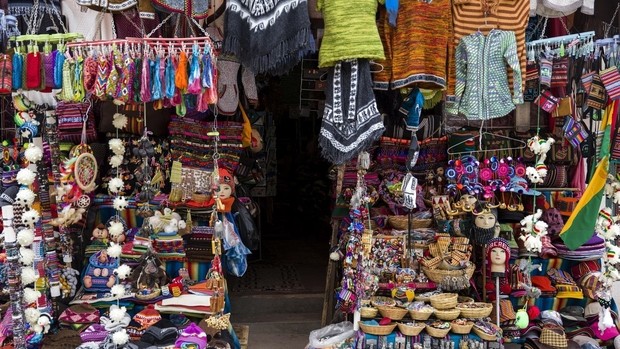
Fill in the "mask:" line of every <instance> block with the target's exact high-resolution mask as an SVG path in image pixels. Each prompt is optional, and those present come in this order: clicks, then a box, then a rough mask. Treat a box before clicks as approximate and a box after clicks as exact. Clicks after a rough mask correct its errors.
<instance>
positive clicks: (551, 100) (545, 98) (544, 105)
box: [534, 90, 560, 113]
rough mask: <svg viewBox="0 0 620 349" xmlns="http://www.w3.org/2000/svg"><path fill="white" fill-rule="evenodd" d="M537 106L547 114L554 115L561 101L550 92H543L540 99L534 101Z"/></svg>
mask: <svg viewBox="0 0 620 349" xmlns="http://www.w3.org/2000/svg"><path fill="white" fill-rule="evenodd" d="M534 103H536V105H538V106H540V108H541V109H542V110H544V111H546V112H547V113H553V112H554V111H555V109H556V108H557V107H558V104H559V103H560V101H559V100H558V98H557V97H555V96H554V95H552V94H551V92H550V91H549V90H545V91H543V92H542V93H541V94H540V96H538V98H536V100H535V101H534Z"/></svg>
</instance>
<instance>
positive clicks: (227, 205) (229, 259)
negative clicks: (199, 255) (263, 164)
mask: <svg viewBox="0 0 620 349" xmlns="http://www.w3.org/2000/svg"><path fill="white" fill-rule="evenodd" d="M218 174H219V184H218V187H217V190H216V191H215V193H214V194H215V195H214V196H215V197H214V198H212V199H211V200H212V201H213V202H214V204H215V206H216V207H217V222H215V230H216V233H217V234H220V238H221V239H222V241H223V245H224V250H226V257H225V260H226V266H227V268H226V269H227V271H228V272H229V273H231V274H233V275H235V276H239V277H241V276H243V274H245V270H246V269H247V261H246V255H248V254H250V253H251V252H250V250H249V249H248V248H247V247H246V246H245V244H244V243H243V241H242V240H241V235H240V231H239V226H238V224H237V223H236V221H235V213H234V212H233V204H234V203H235V201H236V198H235V197H234V196H233V195H234V193H235V181H234V177H233V176H232V174H231V173H230V172H229V171H228V170H226V169H224V168H220V169H219V171H218Z"/></svg>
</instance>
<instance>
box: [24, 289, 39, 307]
mask: <svg viewBox="0 0 620 349" xmlns="http://www.w3.org/2000/svg"><path fill="white" fill-rule="evenodd" d="M39 297H41V292H39V291H35V290H34V289H32V288H30V287H26V288H24V298H23V299H24V304H32V303H34V302H36V301H37V299H39Z"/></svg>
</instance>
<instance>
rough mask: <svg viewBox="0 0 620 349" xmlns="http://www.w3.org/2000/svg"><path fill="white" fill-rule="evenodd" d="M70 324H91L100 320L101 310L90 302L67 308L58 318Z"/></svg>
mask: <svg viewBox="0 0 620 349" xmlns="http://www.w3.org/2000/svg"><path fill="white" fill-rule="evenodd" d="M58 320H59V321H60V322H64V323H70V324H91V323H96V322H99V310H97V309H95V308H94V307H93V306H92V305H89V304H79V305H74V306H71V307H69V308H67V309H66V310H65V311H63V312H62V314H60V317H59V318H58Z"/></svg>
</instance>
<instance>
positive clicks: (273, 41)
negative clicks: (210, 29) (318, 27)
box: [223, 0, 315, 75]
mask: <svg viewBox="0 0 620 349" xmlns="http://www.w3.org/2000/svg"><path fill="white" fill-rule="evenodd" d="M224 36H225V37H224V47H223V51H224V53H228V54H232V55H234V56H235V57H237V58H238V59H239V61H241V64H242V65H243V66H245V67H247V68H249V69H250V70H251V71H253V72H254V73H255V74H261V73H270V74H274V75H281V74H284V73H286V72H288V71H289V70H290V69H291V68H292V67H294V66H295V65H297V63H299V61H300V60H301V59H302V58H303V56H304V55H305V54H307V53H309V52H314V50H315V46H314V38H313V36H312V30H311V28H310V18H309V16H308V3H307V1H306V0H228V1H227V2H226V24H225V30H224Z"/></svg>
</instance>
